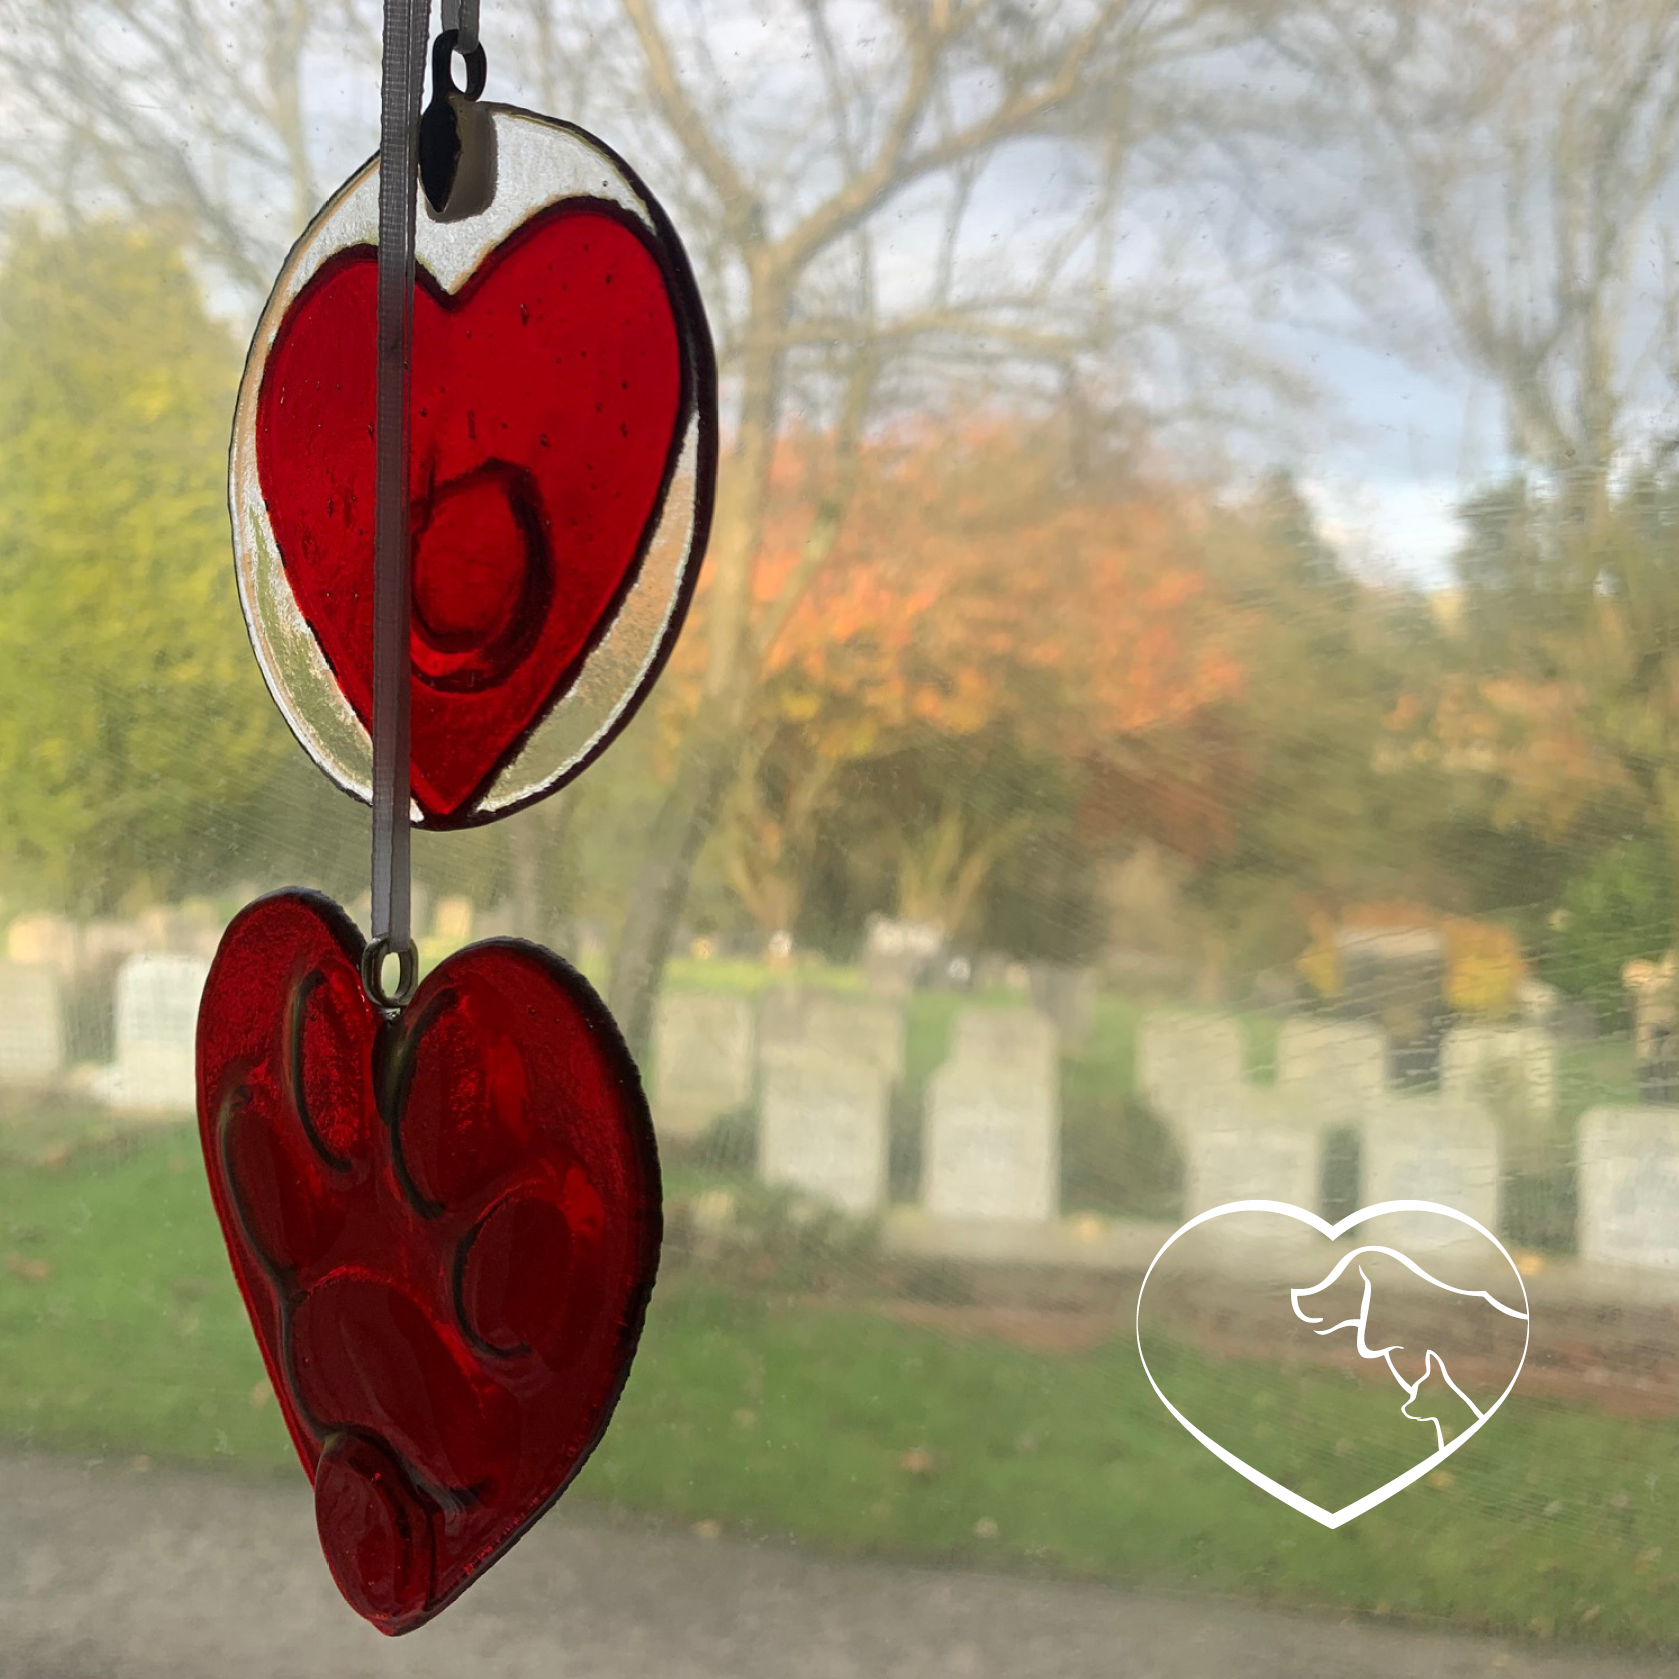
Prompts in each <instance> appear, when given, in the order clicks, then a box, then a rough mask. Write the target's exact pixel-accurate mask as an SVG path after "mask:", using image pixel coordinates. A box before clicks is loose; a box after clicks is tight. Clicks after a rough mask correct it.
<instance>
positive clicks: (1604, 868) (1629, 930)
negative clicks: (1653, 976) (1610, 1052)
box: [1540, 836, 1675, 1025]
mask: <svg viewBox="0 0 1679 1679" xmlns="http://www.w3.org/2000/svg"><path fill="white" fill-rule="evenodd" d="M1674 899H1675V893H1674V887H1673V876H1672V872H1671V870H1670V869H1669V868H1668V863H1667V856H1666V853H1665V851H1664V850H1663V848H1662V845H1661V842H1660V840H1659V839H1658V838H1656V837H1654V836H1646V837H1643V838H1639V839H1631V840H1623V841H1622V842H1621V843H1620V844H1619V845H1613V846H1610V847H1609V848H1608V849H1607V850H1606V851H1603V852H1600V853H1599V854H1598V856H1597V857H1596V858H1595V859H1593V861H1592V862H1591V864H1590V865H1589V866H1588V867H1587V868H1586V869H1585V870H1584V871H1583V872H1582V873H1580V874H1579V875H1577V876H1576V877H1575V878H1574V879H1573V880H1571V881H1569V883H1568V885H1567V886H1566V887H1565V888H1564V889H1563V893H1562V901H1561V903H1560V904H1559V906H1558V907H1557V910H1556V912H1555V913H1554V914H1553V915H1552V917H1551V922H1550V925H1549V927H1548V928H1547V929H1546V933H1545V937H1544V941H1543V944H1542V946H1541V950H1540V971H1541V972H1542V973H1543V975H1544V977H1545V978H1546V979H1547V980H1549V981H1550V982H1551V983H1552V984H1553V985H1555V986H1557V987H1558V988H1559V989H1561V990H1563V991H1566V992H1568V993H1569V994H1570V995H1572V996H1576V997H1582V998H1584V999H1585V1000H1586V1001H1588V1002H1590V1003H1591V1004H1592V1005H1593V1006H1594V1007H1595V1008H1596V1009H1597V1011H1598V1013H1599V1014H1600V1015H1601V1016H1602V1017H1603V1018H1604V1020H1606V1021H1608V1022H1611V1023H1614V1024H1617V1025H1620V1024H1624V1023H1625V1021H1626V1017H1627V1009H1626V993H1625V991H1624V990H1623V988H1622V985H1621V969H1622V967H1623V966H1624V965H1625V964H1626V963H1627V962H1629V961H1631V960H1632V959H1633V958H1634V957H1643V958H1644V959H1646V960H1647V961H1653V960H1656V959H1658V958H1660V957H1661V955H1662V954H1663V952H1664V951H1666V950H1667V949H1668V948H1669V946H1670V945H1671V944H1672V942H1673V927H1674V910H1675V903H1674Z"/></svg>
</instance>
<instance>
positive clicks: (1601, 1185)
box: [1578, 1107, 1679, 1271]
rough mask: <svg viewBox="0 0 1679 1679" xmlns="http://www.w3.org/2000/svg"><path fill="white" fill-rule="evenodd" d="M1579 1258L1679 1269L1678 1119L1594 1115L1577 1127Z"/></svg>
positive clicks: (1600, 1111) (1613, 1112)
mask: <svg viewBox="0 0 1679 1679" xmlns="http://www.w3.org/2000/svg"><path fill="white" fill-rule="evenodd" d="M1578 1183H1579V1207H1580V1215H1579V1225H1578V1239H1579V1249H1580V1258H1581V1259H1582V1260H1583V1261H1585V1262H1586V1263H1587V1264H1597V1265H1635V1266H1640V1267H1643V1268H1645V1269H1650V1270H1661V1271H1672V1270H1679V1115H1676V1114H1675V1113H1674V1112H1673V1110H1672V1109H1671V1108H1666V1107H1660V1108H1594V1109H1593V1110H1592V1111H1591V1112H1590V1113H1588V1114H1586V1115H1585V1116H1584V1117H1583V1118H1582V1119H1581V1121H1580V1133H1579V1179H1578Z"/></svg>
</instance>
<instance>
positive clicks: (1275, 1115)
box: [1183, 1091, 1322, 1239]
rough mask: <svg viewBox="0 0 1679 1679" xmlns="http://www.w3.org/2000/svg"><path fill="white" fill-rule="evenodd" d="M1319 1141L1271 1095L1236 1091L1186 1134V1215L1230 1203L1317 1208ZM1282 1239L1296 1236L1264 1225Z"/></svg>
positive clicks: (1310, 1128)
mask: <svg viewBox="0 0 1679 1679" xmlns="http://www.w3.org/2000/svg"><path fill="white" fill-rule="evenodd" d="M1321 1149H1322V1141H1321V1138H1320V1136H1319V1133H1318V1130H1317V1128H1316V1127H1315V1126H1312V1125H1307V1124H1302V1123H1300V1122H1299V1121H1298V1120H1297V1119H1295V1118H1293V1117H1292V1110H1291V1108H1290V1106H1289V1104H1288V1103H1287V1102H1285V1101H1284V1100H1282V1099H1281V1098H1279V1097H1277V1096H1276V1095H1275V1093H1274V1092H1271V1091H1242V1092H1237V1093H1236V1094H1235V1095H1234V1096H1233V1097H1232V1099H1231V1100H1229V1101H1228V1102H1226V1103H1224V1104H1222V1105H1221V1106H1220V1108H1219V1110H1218V1111H1217V1112H1216V1114H1215V1113H1209V1114H1208V1115H1207V1116H1206V1117H1205V1118H1204V1119H1203V1120H1202V1121H1201V1122H1199V1123H1195V1124H1191V1125H1190V1126H1188V1127H1187V1128H1186V1130H1185V1133H1184V1142H1183V1151H1184V1217H1185V1218H1186V1219H1190V1218H1194V1217H1195V1216H1196V1215H1197V1214H1199V1213H1204V1212H1207V1211H1209V1210H1210V1209H1212V1208H1213V1207H1221V1206H1224V1205H1225V1204H1226V1203H1227V1202H1230V1201H1286V1202H1287V1203H1288V1204H1289V1205H1290V1206H1291V1207H1300V1208H1302V1209H1303V1210H1304V1211H1306V1212H1316V1211H1317V1210H1318V1196H1319V1176H1320V1164H1319V1162H1320V1154H1321ZM1256 1228H1264V1229H1266V1231H1267V1232H1268V1234H1273V1233H1281V1234H1282V1235H1283V1236H1284V1237H1285V1239H1286V1238H1287V1237H1289V1236H1292V1235H1293V1234H1294V1232H1290V1231H1287V1229H1286V1227H1282V1226H1273V1225H1266V1226H1264V1227H1260V1226H1258V1225H1256Z"/></svg>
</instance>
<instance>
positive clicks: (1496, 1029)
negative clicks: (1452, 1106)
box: [1440, 1022, 1557, 1121]
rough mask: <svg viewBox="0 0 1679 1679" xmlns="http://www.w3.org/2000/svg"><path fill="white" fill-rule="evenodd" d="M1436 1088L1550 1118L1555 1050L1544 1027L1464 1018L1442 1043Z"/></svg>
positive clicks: (1527, 1115)
mask: <svg viewBox="0 0 1679 1679" xmlns="http://www.w3.org/2000/svg"><path fill="white" fill-rule="evenodd" d="M1440 1089H1441V1092H1442V1094H1444V1095H1448V1096H1462V1097H1465V1098H1468V1099H1472V1100H1475V1101H1479V1102H1483V1103H1485V1104H1487V1106H1489V1107H1490V1108H1492V1109H1493V1110H1494V1111H1495V1112H1502V1111H1506V1110H1507V1109H1508V1108H1509V1106H1510V1105H1511V1104H1514V1106H1515V1113H1516V1116H1517V1117H1520V1118H1523V1119H1527V1120H1533V1121H1545V1120H1549V1119H1550V1118H1551V1117H1552V1115H1553V1114H1554V1113H1555V1112H1556V1106H1557V1051H1556V1044H1555V1042H1554V1041H1553V1039H1552V1037H1551V1035H1550V1033H1549V1032H1547V1031H1546V1030H1545V1028H1544V1027H1542V1026H1495V1025H1487V1024H1483V1023H1480V1022H1467V1023H1465V1024H1462V1025H1458V1026H1454V1027H1452V1028H1451V1030H1450V1031H1448V1032H1447V1033H1446V1035H1445V1036H1444V1037H1443V1038H1442V1039H1441V1041H1440Z"/></svg>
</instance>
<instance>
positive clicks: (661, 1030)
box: [652, 991, 757, 1137]
mask: <svg viewBox="0 0 1679 1679" xmlns="http://www.w3.org/2000/svg"><path fill="white" fill-rule="evenodd" d="M756 1052H757V1034H756V1032H755V1031H754V1029H753V1018H752V1005H751V1003H750V1002H748V1001H747V999H746V998H744V997H731V996H728V995H725V994H722V993H719V992H712V991H667V992H665V993H664V994H663V995H662V996H661V997H660V998H659V1004H658V1008H657V1010H656V1011H655V1013H654V1019H653V1103H652V1106H653V1122H654V1124H655V1126H657V1128H658V1129H659V1130H660V1131H661V1132H663V1133H664V1134H665V1135H666V1136H670V1137H696V1136H698V1135H699V1134H700V1133H701V1132H702V1131H704V1130H705V1128H706V1127H707V1126H708V1125H710V1124H711V1122H712V1121H713V1120H714V1119H717V1118H718V1117H719V1116H720V1115H723V1114H727V1113H733V1112H735V1111H736V1110H737V1109H739V1108H743V1107H745V1106H746V1105H747V1104H748V1103H749V1102H750V1101H751V1100H752V1088H753V1075H754V1072H755V1070H756V1069H755V1066H754V1062H755V1058H756Z"/></svg>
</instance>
